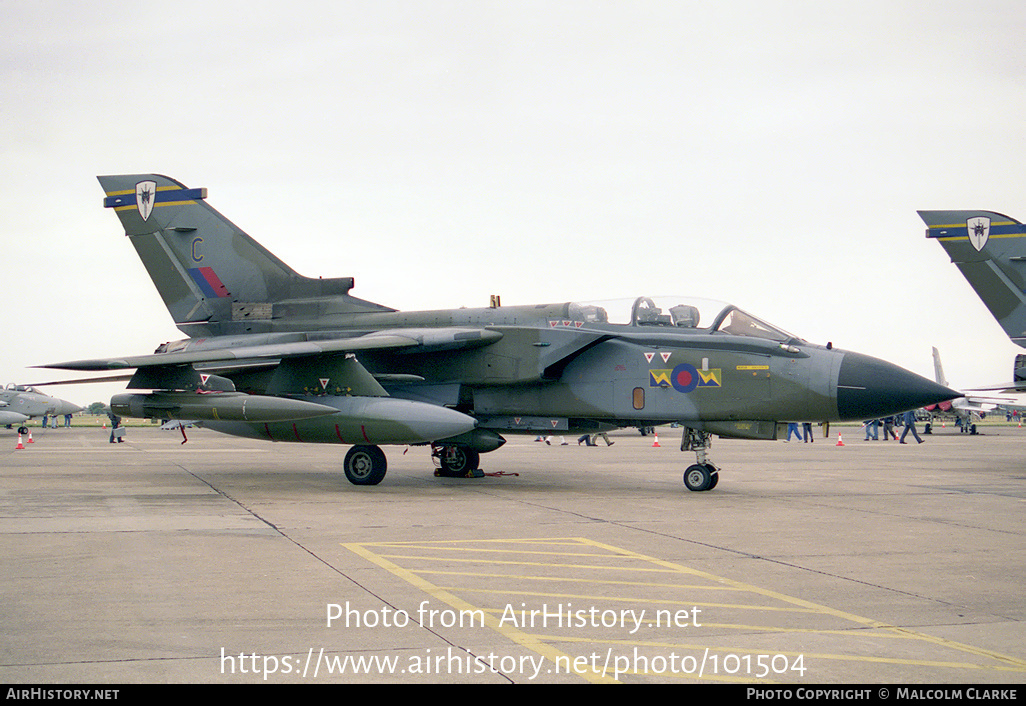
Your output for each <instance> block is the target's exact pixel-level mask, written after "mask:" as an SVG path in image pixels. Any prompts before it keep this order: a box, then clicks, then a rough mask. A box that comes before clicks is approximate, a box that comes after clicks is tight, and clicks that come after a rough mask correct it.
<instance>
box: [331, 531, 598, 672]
mask: <svg viewBox="0 0 1026 706" xmlns="http://www.w3.org/2000/svg"><path fill="white" fill-rule="evenodd" d="M342 546H343V547H345V548H346V549H348V550H350V551H352V552H355V553H356V554H359V555H360V556H362V557H363V558H365V559H367V561H369V562H371V563H373V564H377V565H378V566H380V567H381V568H383V569H385V570H386V571H389V572H391V573H392V574H395V575H396V576H398V577H400V578H402V579H403V580H405V581H407V582H409V583H410V584H412V585H414V586H416V587H417V588H419V589H421V590H422V591H424V592H425V593H427V594H428V595H429V596H431V597H432V598H435V599H437V600H439V601H442V602H443V603H447V604H449V605H450V606H452V607H453V608H454V609H456V610H457V611H474V610H476V607H475V606H473V605H471V604H470V603H467V602H466V601H464V600H463V599H461V598H458V597H457V596H455V595H453V594H451V593H449V592H448V591H445V590H443V589H441V588H438V587H437V586H435V585H433V584H431V583H430V582H429V581H427V580H425V579H422V578H420V577H419V576H417V574H416V573H414V572H412V571H409V570H407V569H404V568H402V567H401V566H399V565H398V564H394V563H392V562H390V561H388V560H387V559H384V558H382V557H380V556H378V555H376V554H374V553H373V552H371V551H369V550H367V549H366V548H364V547H363V546H361V545H359V544H343V545H342ZM485 624H486V625H487V626H488V627H490V628H492V629H493V630H495V631H496V632H498V633H499V634H501V635H504V636H505V637H507V638H508V639H510V640H511V641H513V642H514V643H516V644H518V645H520V646H521V647H526V648H527V649H529V650H532V651H534V652H536V653H538V654H540V655H542V656H543V657H545V658H546V659H548V660H550V661H552V662H553V663H554V664H559V662H558V661H557V660H565V661H566V664H567V665H572V664H573V658H572V657H571V656H570V655H568V654H566V653H565V652H562V651H560V650H557V649H556V648H555V647H553V646H552V645H550V644H548V643H547V642H544V641H542V640H538V639H537V638H534V637H531V636H530V635H528V634H527V633H524V632H522V631H520V630H518V629H517V628H511V627H509V626H506V625H503V624H502V622H501V621H499V620H497V619H496V618H495V617H493V616H491V615H488V614H485ZM575 671H576V673H577V674H578V676H581V677H583V678H584V679H586V680H588V681H590V682H595V683H613V684H615V683H617V681H616V680H615V679H613V678H611V677H607V676H603V675H602V674H599V673H596V672H594V671H591V670H575Z"/></svg>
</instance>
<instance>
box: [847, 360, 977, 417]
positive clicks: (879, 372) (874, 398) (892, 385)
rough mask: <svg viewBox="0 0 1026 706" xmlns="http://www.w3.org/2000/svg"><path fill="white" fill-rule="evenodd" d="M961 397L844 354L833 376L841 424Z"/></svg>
mask: <svg viewBox="0 0 1026 706" xmlns="http://www.w3.org/2000/svg"><path fill="white" fill-rule="evenodd" d="M957 397H961V393H959V392H955V391H954V390H950V389H948V388H947V387H945V386H944V385H938V384H937V383H935V382H933V381H932V380H928V379H926V378H924V377H923V376H921V375H916V374H915V373H913V372H909V371H908V370H905V369H904V368H899V367H898V366H897V365H894V364H893V363H888V362H887V361H884V360H880V359H879V358H872V357H870V356H868V355H862V354H861V353H847V352H846V353H845V354H844V358H843V359H842V360H841V368H840V371H839V372H838V375H837V413H838V415H839V416H840V418H841V419H842V420H848V421H859V420H864V419H875V418H877V417H885V416H888V415H891V414H897V413H899V412H905V411H907V410H910V409H917V408H919V407H925V406H926V405H928V404H935V403H937V402H943V401H944V400H952V399H955V398H957Z"/></svg>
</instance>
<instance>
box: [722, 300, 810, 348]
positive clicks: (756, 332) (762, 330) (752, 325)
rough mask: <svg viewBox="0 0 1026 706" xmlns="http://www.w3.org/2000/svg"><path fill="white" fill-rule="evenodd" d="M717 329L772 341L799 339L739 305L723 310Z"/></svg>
mask: <svg viewBox="0 0 1026 706" xmlns="http://www.w3.org/2000/svg"><path fill="white" fill-rule="evenodd" d="M716 330H717V331H720V332H722V333H729V334H732V335H734V336H750V337H752V338H765V339H767V340H770V341H779V342H781V343H784V342H786V341H791V340H796V339H797V337H796V336H793V335H792V334H790V333H788V332H787V331H784V330H782V329H778V328H777V327H776V326H771V325H770V324H767V323H766V322H765V321H762V320H761V319H757V318H755V317H754V316H752V315H751V314H749V313H747V312H744V311H741V310H740V309H738V308H737V307H729V308H728V309H726V310H724V311H723V313H722V314H721V315H720V320H719V324H718V325H717V326H716Z"/></svg>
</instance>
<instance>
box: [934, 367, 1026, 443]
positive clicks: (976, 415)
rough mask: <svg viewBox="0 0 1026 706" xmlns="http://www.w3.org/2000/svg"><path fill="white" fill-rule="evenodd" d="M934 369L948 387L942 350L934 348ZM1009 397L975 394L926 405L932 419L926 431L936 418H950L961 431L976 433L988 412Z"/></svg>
mask: <svg viewBox="0 0 1026 706" xmlns="http://www.w3.org/2000/svg"><path fill="white" fill-rule="evenodd" d="M933 370H934V375H935V379H936V380H937V382H938V383H939V384H941V385H944V386H945V387H948V379H947V378H946V377H945V376H944V368H943V367H942V366H941V358H940V351H938V350H937V348H936V347H934V349H933ZM1011 401H1012V400H1008V399H999V398H993V397H979V396H975V395H964V396H962V397H956V398H955V399H953V400H946V401H944V402H938V403H937V404H931V405H927V406H926V407H924V409H925V410H926V412H927V414H929V416H930V419H929V420H928V421H927V422H926V427H925V431H926V433H927V434H929V433H931V432H932V430H933V424H934V422H935V421H936V420H938V419H941V420H948V419H950V420H951V421H952V422H953V423H954V424H955V425H956V426H958V427H959V428H960V429H961V431H963V432H965V433H967V434H975V433H976V431H977V430H976V425H977V424H978V423H979V422H980V421H982V420H983V418H984V417H985V416H986V414H987V412H991V411H993V410H995V409H997V407H998V405H999V404H1001V403H1002V402H1011Z"/></svg>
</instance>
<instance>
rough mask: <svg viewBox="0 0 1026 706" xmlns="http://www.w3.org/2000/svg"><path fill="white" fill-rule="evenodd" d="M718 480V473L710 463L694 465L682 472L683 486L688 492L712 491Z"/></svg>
mask: <svg viewBox="0 0 1026 706" xmlns="http://www.w3.org/2000/svg"><path fill="white" fill-rule="evenodd" d="M719 480H720V472H719V470H718V469H717V468H716V466H714V465H712V464H711V463H696V464H695V465H693V466H688V470H686V471H684V485H685V486H687V489H688V490H693V491H696V492H697V491H701V490H712V489H713V488H715V487H716V484H717V483H718V482H719Z"/></svg>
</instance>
